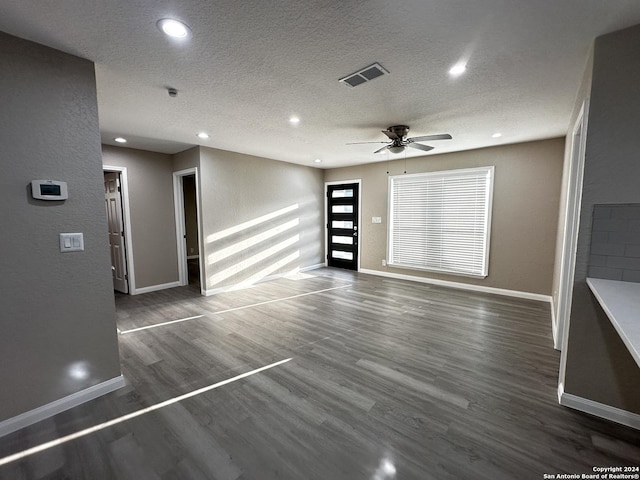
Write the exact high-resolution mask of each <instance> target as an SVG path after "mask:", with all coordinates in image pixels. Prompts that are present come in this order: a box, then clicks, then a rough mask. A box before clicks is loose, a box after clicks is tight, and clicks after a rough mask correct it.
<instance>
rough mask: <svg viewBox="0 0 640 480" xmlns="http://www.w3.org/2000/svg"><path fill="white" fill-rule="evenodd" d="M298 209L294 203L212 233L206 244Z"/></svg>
mask: <svg viewBox="0 0 640 480" xmlns="http://www.w3.org/2000/svg"><path fill="white" fill-rule="evenodd" d="M298 208H299V204H297V203H294V204H293V205H289V206H288V207H285V208H281V209H280V210H276V211H275V212H271V213H267V214H266V215H262V216H261V217H257V218H254V219H252V220H249V221H246V222H243V223H240V224H238V225H234V226H233V227H229V228H226V229H224V230H221V231H219V232H216V233H212V234H211V235H209V236H207V242H208V243H213V242H215V241H217V240H221V239H223V238H226V237H228V236H230V235H234V234H236V233H238V232H241V231H243V230H247V229H249V228H251V227H255V226H256V225H260V224H261V223H265V222H268V221H269V220H273V219H274V218H277V217H280V216H282V215H285V214H287V213H289V212H293V211H294V210H297V209H298Z"/></svg>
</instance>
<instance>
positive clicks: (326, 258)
mask: <svg viewBox="0 0 640 480" xmlns="http://www.w3.org/2000/svg"><path fill="white" fill-rule="evenodd" d="M343 183H344V184H347V183H357V184H358V228H359V230H358V262H357V265H356V269H357V270H356V271H357V272H359V271H360V249H361V245H362V179H361V178H358V179H355V180H333V181H331V182H324V232H325V233H324V239H325V241H324V265H322V266H323V267H327V266H328V265H329V201H328V200H327V199H328V198H329V197H327V194H328V192H329V189H328V188H327V187H328V186H329V185H342V184H343Z"/></svg>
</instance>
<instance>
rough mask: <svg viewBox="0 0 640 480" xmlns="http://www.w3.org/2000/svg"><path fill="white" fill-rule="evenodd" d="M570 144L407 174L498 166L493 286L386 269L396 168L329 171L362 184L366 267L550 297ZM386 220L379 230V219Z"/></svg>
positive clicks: (478, 154)
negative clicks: (390, 192) (390, 190)
mask: <svg viewBox="0 0 640 480" xmlns="http://www.w3.org/2000/svg"><path fill="white" fill-rule="evenodd" d="M563 152H564V139H561V138H560V139H552V140H544V141H539V142H529V143H521V144H514V145H506V146H501V147H493V148H484V149H480V150H472V151H466V152H457V153H447V154H442V155H429V156H423V157H416V158H410V159H407V161H406V171H407V173H418V172H431V171H438V170H452V169H458V168H471V167H480V166H487V165H495V166H496V170H495V185H494V197H493V218H492V226H491V250H490V253H489V276H488V277H487V278H485V279H474V278H470V277H463V276H455V275H443V274H437V273H433V272H424V271H420V270H406V269H397V268H390V267H383V266H382V259H385V258H386V248H387V226H388V225H387V190H388V175H387V170H389V174H390V175H398V174H401V173H403V171H404V170H405V161H404V159H401V160H395V161H392V162H390V163H387V162H379V163H373V164H368V165H362V166H356V167H347V168H340V169H330V170H326V173H325V180H326V181H339V180H354V179H362V192H361V196H362V224H361V225H360V247H361V257H360V263H361V268H364V269H371V270H379V271H384V272H392V273H400V274H405V275H414V276H421V277H427V278H434V279H440V280H448V281H454V282H459V283H469V284H477V285H483V286H488V287H495V288H504V289H509V290H518V291H523V292H529V293H537V294H543V295H550V294H551V288H552V279H553V264H554V252H555V241H556V231H557V221H558V202H559V197H560V179H561V176H562V165H563ZM374 216H375V217H382V223H381V224H372V223H371V217H374Z"/></svg>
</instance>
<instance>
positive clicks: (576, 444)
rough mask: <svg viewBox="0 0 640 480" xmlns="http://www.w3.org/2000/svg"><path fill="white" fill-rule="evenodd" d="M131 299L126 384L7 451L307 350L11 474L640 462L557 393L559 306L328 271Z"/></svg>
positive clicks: (526, 472)
mask: <svg viewBox="0 0 640 480" xmlns="http://www.w3.org/2000/svg"><path fill="white" fill-rule="evenodd" d="M116 304H117V311H118V327H119V329H120V330H121V331H122V332H125V333H123V334H122V335H120V337H119V338H120V348H121V357H122V370H123V374H124V376H125V378H126V380H127V382H128V385H127V387H125V388H123V389H121V390H119V391H117V392H113V393H111V394H108V395H105V396H103V397H101V398H99V399H96V400H94V401H91V402H88V403H86V404H84V405H81V406H79V407H76V408H74V409H72V410H69V411H67V412H64V413H61V414H59V415H56V416H55V417H53V418H50V419H48V420H45V421H43V422H40V423H38V424H35V425H33V426H31V427H28V428H25V429H23V430H21V431H18V432H15V433H13V434H11V435H8V436H5V437H3V438H1V439H0V458H4V457H5V456H7V455H10V454H13V453H16V452H19V451H23V450H25V449H28V448H31V447H33V446H37V445H40V444H42V443H43V442H47V441H50V440H53V439H56V438H59V437H64V436H65V435H69V434H72V433H74V432H78V431H82V430H83V429H86V428H88V427H91V426H94V425H98V424H101V423H103V422H105V421H108V420H112V419H116V418H119V417H121V416H123V415H125V414H128V413H132V412H138V411H140V410H141V409H144V408H146V407H149V406H153V405H157V404H158V403H160V402H164V401H166V400H169V399H171V398H174V397H177V396H180V395H184V394H187V393H189V392H192V391H194V390H196V389H200V388H204V387H207V386H210V385H213V384H216V383H217V382H221V381H223V380H226V379H229V378H232V377H235V376H237V375H239V374H242V373H245V372H249V371H252V370H254V369H257V368H260V367H263V366H265V365H269V364H272V363H274V362H278V361H280V360H284V359H288V358H291V360H290V361H288V362H286V363H283V364H281V365H278V366H275V367H273V368H270V369H268V370H265V371H262V372H259V373H256V374H254V375H251V376H248V377H246V378H242V379H240V380H237V381H234V382H231V383H228V384H226V385H222V386H220V387H218V388H215V389H211V390H208V391H206V392H203V393H200V394H198V395H195V396H192V397H190V398H187V399H184V400H182V401H178V402H176V403H173V404H170V405H167V406H165V407H163V408H159V409H157V410H154V411H150V412H148V413H145V414H143V415H139V416H137V417H135V418H132V419H130V420H126V421H121V422H120V423H117V424H115V425H112V426H110V427H107V428H103V429H101V430H99V431H97V432H94V433H91V434H88V435H85V436H83V437H80V438H77V439H74V440H70V441H68V442H66V443H64V444H61V445H58V446H54V447H52V448H49V449H47V450H44V451H42V452H39V453H35V454H32V455H29V456H27V457H25V458H24V459H21V460H16V461H14V462H11V463H9V464H6V465H4V466H0V478H2V479H12V480H13V479H36V480H44V479H131V480H143V479H161V480H169V479H216V480H236V479H241V480H249V479H255V480H269V479H296V480H301V479H305V480H306V479H322V480H342V479H345V480H347V479H348V480H356V479H366V480H391V479H420V480H424V479H438V480H443V479H456V480H458V479H491V480H500V479H541V478H543V475H544V474H545V473H546V474H558V473H593V471H592V468H593V467H594V466H624V465H626V466H632V465H638V463H639V462H640V432H639V431H636V430H632V429H629V428H626V427H623V426H620V425H617V424H614V423H611V422H607V421H604V420H600V419H597V418H593V417H590V416H588V415H585V414H582V413H579V412H576V411H572V410H570V409H567V408H564V407H561V406H559V405H558V402H557V372H558V365H559V353H558V352H556V351H555V350H554V349H553V347H552V340H551V333H550V330H551V327H550V325H551V320H550V312H549V305H548V304H545V303H541V302H535V301H528V300H522V299H515V298H509V297H503V296H496V295H487V294H479V293H471V292H467V291H462V290H452V289H446V288H442V287H436V286H430V285H426V284H418V283H412V282H408V281H402V280H395V279H387V278H381V277H375V276H370V275H364V274H358V273H354V272H349V271H343V270H334V269H319V270H315V271H312V272H309V273H307V274H299V275H297V276H295V277H292V278H286V279H279V280H276V281H273V282H268V283H262V284H259V285H257V286H255V287H253V288H250V289H247V290H242V291H235V292H229V293H224V294H220V295H216V296H213V297H201V296H199V294H198V293H197V292H196V291H194V289H192V288H189V287H185V288H177V289H171V290H164V291H160V292H154V293H149V294H145V295H139V296H125V295H121V296H117V298H116ZM199 315H203V316H202V317H200V318H195V319H191V320H186V321H182V322H177V323H169V324H165V325H162V326H156V327H154V328H145V329H141V330H135V329H140V328H142V327H153V326H154V325H158V324H161V323H165V322H171V321H175V320H180V319H184V318H188V317H195V316H199ZM130 330H133V331H130ZM126 332H128V333H126Z"/></svg>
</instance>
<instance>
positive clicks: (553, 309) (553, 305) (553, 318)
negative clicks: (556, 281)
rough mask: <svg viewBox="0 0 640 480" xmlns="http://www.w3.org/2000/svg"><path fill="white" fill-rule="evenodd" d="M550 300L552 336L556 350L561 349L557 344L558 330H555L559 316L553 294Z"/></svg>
mask: <svg viewBox="0 0 640 480" xmlns="http://www.w3.org/2000/svg"><path fill="white" fill-rule="evenodd" d="M549 302H550V303H551V336H552V338H553V348H554V349H555V350H560V349H559V348H558V346H557V344H556V336H557V332H556V331H554V329H555V328H556V325H557V317H556V302H555V301H554V299H553V296H551V297H550V300H549Z"/></svg>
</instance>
